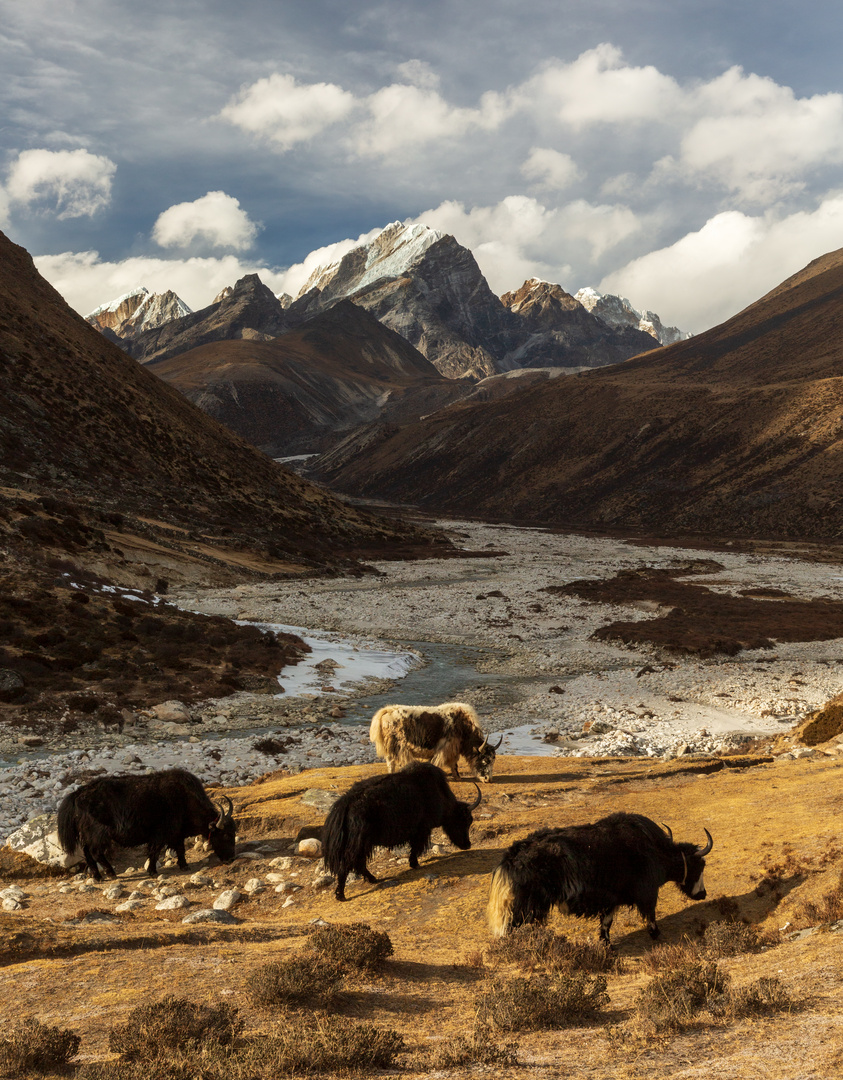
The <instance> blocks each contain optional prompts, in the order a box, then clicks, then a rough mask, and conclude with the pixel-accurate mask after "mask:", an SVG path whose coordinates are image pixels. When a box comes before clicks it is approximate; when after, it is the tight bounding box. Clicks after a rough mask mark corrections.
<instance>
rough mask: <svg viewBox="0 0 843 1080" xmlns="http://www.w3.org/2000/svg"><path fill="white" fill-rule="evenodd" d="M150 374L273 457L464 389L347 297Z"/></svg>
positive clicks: (410, 414) (154, 367)
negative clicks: (293, 324)
mask: <svg viewBox="0 0 843 1080" xmlns="http://www.w3.org/2000/svg"><path fill="white" fill-rule="evenodd" d="M149 367H150V370H151V371H153V372H154V373H155V374H156V375H159V376H160V377H161V378H162V379H164V380H165V381H166V382H168V383H170V384H171V385H172V386H175V387H176V388H177V389H178V390H180V391H181V392H182V393H183V394H184V395H185V396H186V397H187V398H189V399H190V400H191V401H193V402H194V403H195V404H196V405H198V406H199V407H200V408H201V409H203V410H204V411H205V412H207V413H209V414H210V415H211V416H214V417H216V418H217V419H218V420H220V421H221V422H222V423H224V424H226V425H227V426H228V427H230V428H231V429H232V430H234V431H236V432H237V433H238V434H239V435H242V436H243V438H245V439H248V440H249V442H252V443H254V444H255V445H256V446H258V447H260V449H262V450H264V451H265V452H266V453H268V454H270V455H272V456H280V455H284V454H297V453H307V452H311V451H317V450H319V449H322V448H324V446H325V445H326V440H328V439H332V440H333V441H336V439H337V437H338V433H341V432H345V431H348V430H349V429H350V428H352V427H355V426H357V425H360V424H363V423H367V422H369V421H371V420H373V419H375V418H376V417H379V416H383V415H389V416H400V417H402V418H404V419H415V418H417V417H418V416H420V415H423V414H425V413H428V412H432V411H433V410H434V409H435V408H437V407H438V406H439V405H441V404H443V403H444V402H447V401H451V400H454V398H455V397H457V396H459V395H460V394H461V393H463V392H467V391H468V390H470V388H471V387H470V385H465V384H461V383H459V382H455V381H454V380H451V379H446V378H444V377H443V376H442V375H440V374H439V372H438V371H437V370H436V368H435V367H434V366H433V364H431V363H430V362H429V361H428V360H426V359H425V358H424V357H423V356H422V354H421V353H420V352H418V351H417V350H416V349H414V348H413V347H412V345H410V344H409V343H408V342H407V341H405V340H404V338H402V337H401V336H400V335H399V334H397V333H395V331H393V330H390V329H389V328H388V327H386V326H383V325H382V324H381V323H380V322H378V320H377V319H376V318H375V317H374V316H373V315H370V314H369V313H368V312H367V311H365V310H364V309H363V308H361V307H358V306H357V305H355V304H352V303H351V302H350V301H348V300H341V301H339V302H338V303H337V304H335V305H334V307H332V308H330V309H329V310H328V311H325V312H323V313H321V314H319V315H316V316H315V317H314V318H312V319H310V320H308V321H307V322H306V323H304V324H303V325H302V326H301V327H300V328H299V329H297V330H292V331H289V332H287V333H285V334H282V335H281V336H280V337H277V338H274V339H273V340H272V341H266V342H262V341H220V342H215V343H213V344H208V345H203V346H201V347H200V348H198V349H192V350H191V351H190V352H187V353H180V354H179V355H178V356H176V357H171V358H169V359H166V360H162V361H152V362H151V363H150V365H149Z"/></svg>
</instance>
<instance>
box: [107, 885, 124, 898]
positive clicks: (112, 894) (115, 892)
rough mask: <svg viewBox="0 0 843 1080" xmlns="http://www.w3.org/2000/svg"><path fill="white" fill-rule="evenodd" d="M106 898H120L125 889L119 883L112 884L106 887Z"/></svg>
mask: <svg viewBox="0 0 843 1080" xmlns="http://www.w3.org/2000/svg"><path fill="white" fill-rule="evenodd" d="M103 896H104V897H105V898H106V900H119V899H120V897H121V896H123V890H122V889H121V888H120V886H119V885H112V886H111V888H110V889H106V890H105V892H104V893H103Z"/></svg>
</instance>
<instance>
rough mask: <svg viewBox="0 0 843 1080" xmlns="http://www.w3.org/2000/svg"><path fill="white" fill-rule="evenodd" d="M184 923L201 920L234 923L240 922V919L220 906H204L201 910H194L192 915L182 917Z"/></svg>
mask: <svg viewBox="0 0 843 1080" xmlns="http://www.w3.org/2000/svg"><path fill="white" fill-rule="evenodd" d="M182 922H183V923H184V924H186V925H187V924H189V923H200V922H215V923H225V924H226V925H230V924H232V923H239V922H240V919H235V917H234V916H233V915H231V914H230V913H229V912H228V911H221V910H220V909H219V908H213V909H212V908H202V910H201V911H194V912H193V914H192V915H188V916H187V918H185V919H182Z"/></svg>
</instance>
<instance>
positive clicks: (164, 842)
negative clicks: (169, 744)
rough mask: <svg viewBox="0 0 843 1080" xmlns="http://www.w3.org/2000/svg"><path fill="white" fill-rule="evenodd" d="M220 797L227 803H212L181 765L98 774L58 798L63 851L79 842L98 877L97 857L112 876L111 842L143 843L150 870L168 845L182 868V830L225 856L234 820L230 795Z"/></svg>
mask: <svg viewBox="0 0 843 1080" xmlns="http://www.w3.org/2000/svg"><path fill="white" fill-rule="evenodd" d="M224 798H225V796H224ZM225 801H226V802H227V803H228V808H227V809H226V808H225V807H224V806H219V807H217V806H215V805H214V803H212V802H211V800H210V799H209V798H208V796H207V795H206V793H205V788H204V787H203V786H202V782H201V780H199V778H198V777H196V776H194V775H193V773H190V772H187V770H186V769H163V770H161V771H159V772H153V773H148V774H147V775H145V776H131V775H128V776H101V777H97V779H96V780H90V781H89V782H88V783H87V784H83V785H82V786H81V787H79V788H77V789H76V790H75V791H72V792H70V794H69V795H66V796H65V797H64V799H62V802H61V805H60V806H59V812H58V833H59V842H60V843H61V846H62V848H63V849H64V850H65V851H66V852H67V853H68V854H69V855H71V854H73V852H75V851H76V850H77V849H78V848H80V847H81V849H82V853H83V855H84V856H85V863H86V865H87V868H88V872H89V873H90V874H91V876H92V877H93V878H94V880H95V881H102V875H101V874H100V871H99V867H98V866H97V863H99V864H100V866H102V867H103V869H104V870H105V872H106V874H107V875H108V876H109V877H111V878H113V877H116V876H117V874H116V873H115V870H114V867H113V866H112V865H111V861H110V859H111V857H112V855H111V851H112V848H114V847H124V848H126V847H138V846H139V845H141V844H146V849H147V855H148V857H149V873H150V874H152V875H154V874H155V873H156V867H157V862H158V858H159V857H160V855H161V852H162V851H163V850H164V849H165V848H172V850H173V851H174V852H175V854H176V859H177V860H178V865H179V868H180V869H182V870H187V868H188V867H187V860H186V859H185V854H184V841H185V838H186V837H188V836H204V837H205V838H206V839H207V840H208V841H210V844H211V847H212V849H213V851H214V853H215V854H216V855H217V856H219V858H220V860H221V861H222V862H231V861H232V859H233V858H234V844H235V832H236V822H235V820H234V818H233V816H232V811H233V809H234V808H233V806H232V803H231V800H230V799H228V798H226V799H225Z"/></svg>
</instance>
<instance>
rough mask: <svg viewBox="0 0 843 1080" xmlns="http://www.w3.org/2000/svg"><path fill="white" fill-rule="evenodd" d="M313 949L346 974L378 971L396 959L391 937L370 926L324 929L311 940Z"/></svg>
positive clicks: (342, 925) (361, 924)
mask: <svg viewBox="0 0 843 1080" xmlns="http://www.w3.org/2000/svg"><path fill="white" fill-rule="evenodd" d="M310 946H311V948H312V949H313V950H314V951H315V952H317V953H321V954H322V956H325V957H327V958H328V960H330V961H332V962H333V963H334V964H337V965H339V967H341V968H343V969H344V970H348V969H349V968H356V969H357V970H359V971H376V970H377V969H378V968H381V967H383V965H384V964H385V963H386V960H387V958H388V957H390V956H392V951H393V950H392V942H391V941H390V940H389V934H387V933H385V932H384V931H381V930H373V929H372V928H371V926H369V925H368V924H367V923H346V924H335V925H333V926H320V927H317V929H316V930H314V931H313V933H312V934H311V937H310Z"/></svg>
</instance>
